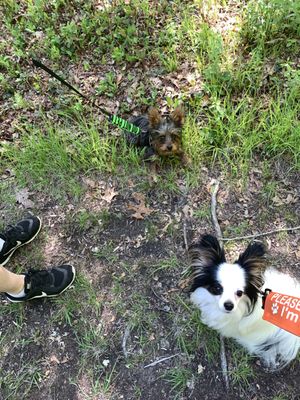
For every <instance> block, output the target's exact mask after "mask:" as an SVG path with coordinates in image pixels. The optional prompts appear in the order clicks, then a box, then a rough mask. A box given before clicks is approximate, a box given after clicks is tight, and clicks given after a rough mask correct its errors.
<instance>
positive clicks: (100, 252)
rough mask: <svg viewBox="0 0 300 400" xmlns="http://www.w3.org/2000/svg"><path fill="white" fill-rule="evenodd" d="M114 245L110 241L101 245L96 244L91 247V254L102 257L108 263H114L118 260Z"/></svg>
mask: <svg viewBox="0 0 300 400" xmlns="http://www.w3.org/2000/svg"><path fill="white" fill-rule="evenodd" d="M115 247H116V245H115V243H113V242H112V241H110V242H108V243H106V244H105V245H103V246H100V247H99V246H96V247H94V248H93V250H92V251H93V255H94V256H95V257H97V258H100V259H103V260H105V261H106V262H108V263H109V264H114V263H115V262H117V261H118V259H119V256H118V254H116V253H115V252H114V249H115Z"/></svg>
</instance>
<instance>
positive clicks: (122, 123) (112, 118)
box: [32, 59, 140, 134]
mask: <svg viewBox="0 0 300 400" xmlns="http://www.w3.org/2000/svg"><path fill="white" fill-rule="evenodd" d="M32 62H33V64H34V65H35V66H36V67H38V68H42V69H43V70H44V71H46V72H47V73H48V74H49V75H51V76H53V78H55V79H57V80H58V81H60V82H61V83H62V84H64V85H65V86H67V87H68V88H69V89H71V90H73V92H75V93H77V94H78V95H79V96H81V97H82V98H83V99H85V100H87V101H88V102H89V103H91V104H92V105H93V106H94V107H97V108H98V109H99V110H100V111H101V112H102V114H104V115H106V116H107V117H108V120H109V122H110V123H112V124H113V125H117V126H118V127H119V128H121V129H123V130H126V131H129V132H131V133H135V134H138V133H140V128H139V127H138V126H136V125H134V124H132V123H130V122H128V121H126V120H125V119H123V118H120V117H118V116H117V115H113V114H111V113H109V112H108V111H106V110H105V109H104V108H102V107H99V106H98V105H97V104H96V103H95V102H94V101H93V100H90V99H89V98H88V97H87V96H85V95H84V94H82V93H80V92H79V91H78V90H77V89H75V88H74V87H73V86H72V85H70V84H69V83H68V82H66V81H65V80H64V79H63V78H61V77H60V76H59V75H57V74H56V73H55V72H54V71H52V70H51V69H50V68H48V67H46V65H44V64H42V63H41V62H40V61H38V60H35V59H32Z"/></svg>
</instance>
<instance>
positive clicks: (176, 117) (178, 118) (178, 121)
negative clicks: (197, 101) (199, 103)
mask: <svg viewBox="0 0 300 400" xmlns="http://www.w3.org/2000/svg"><path fill="white" fill-rule="evenodd" d="M171 119H172V121H173V122H174V124H175V125H176V126H177V127H178V128H181V127H182V125H183V122H184V109H183V108H182V106H178V107H176V108H175V110H174V111H173V112H172V114H171Z"/></svg>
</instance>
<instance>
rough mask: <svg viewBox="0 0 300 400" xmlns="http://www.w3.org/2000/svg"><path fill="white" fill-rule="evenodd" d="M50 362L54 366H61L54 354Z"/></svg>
mask: <svg viewBox="0 0 300 400" xmlns="http://www.w3.org/2000/svg"><path fill="white" fill-rule="evenodd" d="M50 362H51V363H53V364H60V361H59V359H58V358H57V357H56V355H54V354H52V356H51V357H50Z"/></svg>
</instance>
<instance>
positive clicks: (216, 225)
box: [211, 181, 229, 390]
mask: <svg viewBox="0 0 300 400" xmlns="http://www.w3.org/2000/svg"><path fill="white" fill-rule="evenodd" d="M213 183H214V184H215V187H214V189H213V191H212V194H211V218H212V224H213V227H214V230H215V232H216V236H217V238H218V240H219V243H220V246H221V247H223V236H222V231H221V228H220V225H219V221H218V218H217V194H218V191H219V185H220V184H219V181H214V182H213ZM220 344H221V348H220V359H221V368H222V374H223V378H224V381H225V386H226V389H227V390H229V378H228V368H227V360H226V352H225V343H224V338H223V336H222V335H220Z"/></svg>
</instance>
